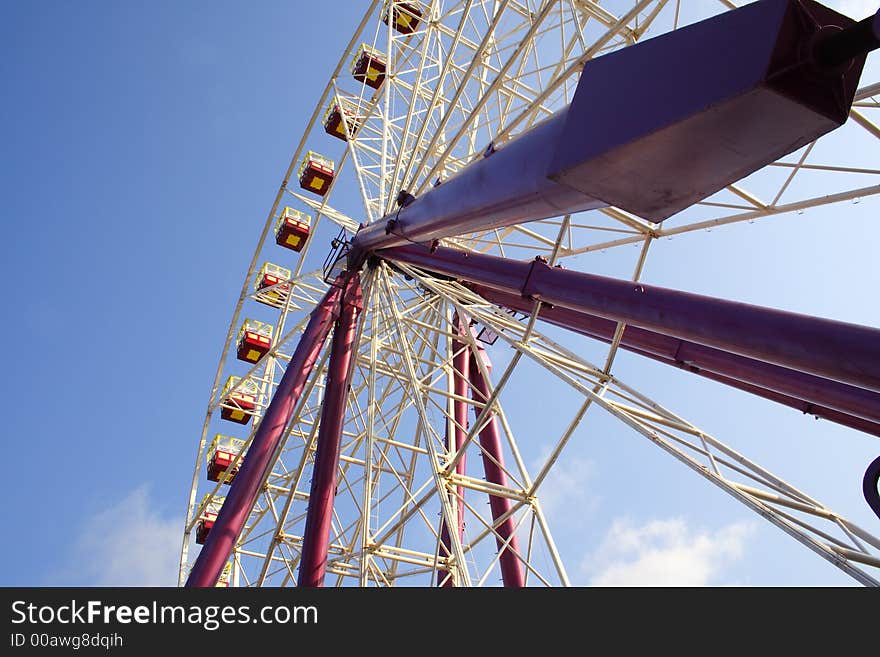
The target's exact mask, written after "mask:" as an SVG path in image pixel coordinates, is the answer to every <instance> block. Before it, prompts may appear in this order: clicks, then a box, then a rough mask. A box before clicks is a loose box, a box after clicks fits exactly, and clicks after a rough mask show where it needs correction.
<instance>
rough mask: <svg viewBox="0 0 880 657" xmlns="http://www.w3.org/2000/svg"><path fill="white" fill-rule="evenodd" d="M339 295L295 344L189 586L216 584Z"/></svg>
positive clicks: (333, 291)
mask: <svg viewBox="0 0 880 657" xmlns="http://www.w3.org/2000/svg"><path fill="white" fill-rule="evenodd" d="M337 282H338V281H337ZM339 297H340V290H339V288H338V287H335V286H334V287H331V288H330V290H329V291H328V292H327V294H325V295H324V298H323V299H322V300H321V302H320V303H319V304H318V305H317V306H316V307H315V309H314V310H313V311H312V315H311V318H310V319H309V323H308V325H307V326H306V330H305V331H304V332H303V335H302V337H301V338H300V340H299V344H297V346H296V351H295V352H294V353H293V357H292V358H291V360H290V363H289V364H288V365H287V369H286V370H285V372H284V376H283V377H282V378H281V382H280V383H279V384H278V389H277V390H276V391H275V395H274V396H273V397H272V401H271V402H270V403H269V408H268V409H266V415H265V416H264V417H263V419H262V421H261V422H260V426H259V427H257V431H256V433H255V434H254V439H253V440H252V441H251V445H250V447H249V448H248V451H247V453H246V454H245V455H244V457H243V458H242V461H241V468H240V469H239V471H238V474H236V475H235V478H234V479H233V480H232V484H231V486H230V488H229V494H228V495H227V496H226V501H225V502H224V503H223V506H222V507H221V508H220V513H219V514H218V515H217V520H216V521H215V522H214V526H213V527H212V528H211V531H210V532H209V533H208V538H207V539H206V541H205V544H204V545H203V546H202V551H201V552H200V553H199V556H198V558H197V559H196V563H195V565H194V566H193V568H192V571H191V572H190V575H189V578H188V579H187V581H186V586H187V587H206V586H214V585H215V584H216V583H217V580H218V579H219V577H220V573H221V572H222V571H223V567H224V566H225V565H226V562H227V561H228V559H229V555H230V554H231V553H232V548H233V546H234V545H235V541H236V540H238V536H239V534H241V530H242V529H243V528H244V525H245V522H247V519H248V516H249V515H250V513H251V509H253V507H254V503H255V502H256V500H257V496H258V495H259V493H260V487H261V486H262V485H263V482H264V481H265V479H266V475H267V474H268V472H269V468H270V467H271V466H272V457H273V455H274V454H275V450H276V449H277V448H278V444H279V442H280V441H281V436H282V434H283V433H284V428H285V427H286V426H287V425H288V423H289V422H290V417H291V415H292V413H293V409H294V407H295V406H296V404H297V402H298V401H299V398H300V396H301V395H302V392H303V389H304V388H305V385H306V381H307V380H308V378H309V374H311V372H312V368H313V367H314V365H315V361H316V360H317V359H318V354H319V353H320V352H321V348H322V347H323V346H324V342H325V340H326V339H327V334H328V333H329V332H330V327H331V326H332V324H333V319H334V317H335V315H336V313H337V312H338V304H339Z"/></svg>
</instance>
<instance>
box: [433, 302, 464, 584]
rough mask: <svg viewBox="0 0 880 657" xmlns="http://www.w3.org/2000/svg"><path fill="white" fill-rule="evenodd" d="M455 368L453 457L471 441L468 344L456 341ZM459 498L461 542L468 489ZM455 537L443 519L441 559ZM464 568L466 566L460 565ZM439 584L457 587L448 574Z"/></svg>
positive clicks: (461, 469)
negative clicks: (465, 494)
mask: <svg viewBox="0 0 880 657" xmlns="http://www.w3.org/2000/svg"><path fill="white" fill-rule="evenodd" d="M454 321H455V324H456V327H457V329H458V330H459V332H460V331H461V330H462V327H461V322H460V320H459V319H458V316H456V317H455V320H454ZM452 351H453V356H452V368H453V373H452V377H453V379H452V380H453V386H452V391H453V394H455V396H456V399H453V400H452V415H453V419H454V425H455V426H454V427H453V429H452V436H451V438H452V439H451V440H450V436H449V423H447V435H446V448H447V450H448V451H449V452H451V453H452V454H455V453H457V452H458V450H460V449H461V447H462V445H464V441H465V438H467V433H468V403H467V401H465V398H466V397H467V394H468V380H469V378H470V370H471V352H470V349H468V348H467V346H466V345H465V344H463V343H462V342H459V341H458V340H453V341H452ZM455 472H456V474H460V475H463V474H464V473H465V455H464V454H462V455H461V458H460V459H459V460H458V463H456V464H455ZM456 495H457V496H458V499H457V500H456V517H457V519H458V528H457V531H458V540H459V541H461V540H462V539H463V538H464V488H462V487H461V486H458V487H457V488H456ZM451 545H452V543H451V538H450V535H449V528H448V527H447V526H446V522H445V521H444V520H443V519H442V517H441V520H440V556H441V557H449V556H450V555H451V554H452V549H451V547H450V546H451ZM460 567H463V566H462V565H461V564H460ZM438 583H439V585H440V586H443V587H452V586H455V582H454V581H453V579H452V578H451V577H449V576H448V573H446V572H445V571H441V575H440V577H439V582H438Z"/></svg>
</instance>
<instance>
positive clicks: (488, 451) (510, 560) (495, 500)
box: [470, 345, 525, 588]
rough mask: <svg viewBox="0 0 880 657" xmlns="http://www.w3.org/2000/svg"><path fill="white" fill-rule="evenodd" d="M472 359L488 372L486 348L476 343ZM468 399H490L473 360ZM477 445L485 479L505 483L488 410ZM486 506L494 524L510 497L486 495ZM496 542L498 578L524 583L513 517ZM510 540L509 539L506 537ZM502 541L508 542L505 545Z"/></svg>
mask: <svg viewBox="0 0 880 657" xmlns="http://www.w3.org/2000/svg"><path fill="white" fill-rule="evenodd" d="M473 358H474V359H476V358H481V359H482V360H483V363H484V364H485V365H486V370H487V372H488V371H489V370H490V369H491V365H490V363H489V358H488V357H487V356H486V351H485V350H484V349H483V348H482V347H481V346H479V345H477V353H475V354H473ZM470 380H471V399H473V400H474V401H475V402H485V401H486V400H487V399H489V396H490V393H489V386H488V385H487V383H486V379H485V378H484V377H483V373H482V372H481V371H480V368H479V366H478V365H477V363H473V364H472V366H471V371H470ZM474 415H476V416H477V417H479V415H480V409H479V408H477V406H474ZM480 447H481V448H482V452H483V468H484V469H485V472H486V481H488V482H489V483H492V484H498V485H499V486H507V474H506V473H505V472H504V454H503V452H502V448H501V433H500V432H499V430H498V418H497V417H495V413H491V414H490V415H489V418H488V422H487V423H486V426H484V427H483V429H482V430H481V431H480ZM489 508H490V509H491V511H492V520H493V521H494V523H495V524H497V523H498V519H499V518H501V517H502V516H503V515H505V514H506V513H508V512H509V511H510V508H511V504H510V500H509V499H508V498H506V497H496V496H494V495H489ZM495 532H496V536H495V542H496V544H497V545H498V549H499V550H503V552H501V556H500V557H499V558H498V563H499V564H500V566H501V578H502V581H503V582H504V586H506V587H514V588H516V587H523V586H525V577H524V575H523V569H522V563H521V562H520V558H519V556H518V555H519V541H518V540H517V537H516V524H515V523H514V519H513V516H512V515H511V516H508V517H507V518H506V519H505V520H504V521H502V522H501V524H499V525H498V526H497V527H496V528H495ZM508 539H509V540H508ZM505 543H506V544H507V545H506V546H505Z"/></svg>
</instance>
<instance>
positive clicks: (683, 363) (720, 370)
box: [470, 285, 880, 426]
mask: <svg viewBox="0 0 880 657" xmlns="http://www.w3.org/2000/svg"><path fill="white" fill-rule="evenodd" d="M470 287H471V289H473V290H474V291H475V292H476V293H477V294H480V295H481V296H483V297H484V298H485V299H487V300H488V301H491V302H492V303H495V304H497V305H499V306H504V307H506V308H510V309H511V310H518V311H521V312H525V313H530V312H531V311H532V308H533V305H534V303H533V302H532V301H530V300H528V299H524V298H523V297H521V296H518V295H514V294H507V293H504V292H498V291H497V290H491V289H489V288H486V287H483V286H480V285H471V286H470ZM539 316H540V317H541V319H543V320H545V321H548V322H550V323H552V324H555V325H557V326H561V327H563V328H567V329H570V330H573V331H576V332H578V333H581V334H583V335H587V336H589V337H592V338H595V339H597V340H602V341H603V342H607V343H611V341H612V339H613V337H614V332H615V330H616V328H617V322H614V321H611V320H607V319H602V318H601V317H596V316H595V315H590V314H588V313H582V312H577V311H574V310H569V309H567V308H562V307H552V306H547V305H542V306H541V310H540V312H539ZM620 346H621V347H622V348H623V349H627V350H630V351H635V352H639V353H643V354H645V355H649V356H656V357H657V359H658V360H661V361H662V362H666V363H669V364H672V365H675V366H677V367H680V368H682V369H685V370H688V371H691V372H694V373H697V374H701V373H702V372H704V371H705V372H712V373H714V374H719V375H721V376H723V377H725V378H726V379H734V380H737V381H741V382H743V383H748V384H751V385H753V386H759V387H761V388H764V389H767V390H771V391H773V392H777V393H780V394H782V395H786V396H788V397H790V398H794V399H797V400H800V401H801V402H803V406H807V405H810V404H812V405H815V406H817V407H818V406H824V407H827V408H829V409H833V410H835V411H838V412H839V414H838V415H835V417H838V419H839V418H840V417H843V418H847V417H852V416H854V417H857V418H861V419H864V420H868V421H870V422H871V423H878V422H880V394H878V393H876V392H873V391H870V390H865V389H864V388H857V387H855V386H851V385H847V384H845V383H838V382H837V381H830V380H828V379H823V378H822V377H818V376H813V375H812V374H804V373H803V372H798V371H796V370H791V369H788V368H785V367H779V366H778V365H771V364H768V363H762V362H761V361H758V360H755V359H753V358H746V357H744V356H738V355H736V354H731V353H728V352H726V351H722V350H720V349H714V348H712V347H704V346H703V345H700V344H696V343H694V342H688V341H686V340H680V339H678V338H673V337H670V336H668V335H663V334H662V333H655V332H653V331H646V330H645V329H640V328H637V327H634V326H628V327H627V328H626V330H624V332H623V336H622V338H621V341H620ZM860 426H861V424H860ZM875 426H876V425H875Z"/></svg>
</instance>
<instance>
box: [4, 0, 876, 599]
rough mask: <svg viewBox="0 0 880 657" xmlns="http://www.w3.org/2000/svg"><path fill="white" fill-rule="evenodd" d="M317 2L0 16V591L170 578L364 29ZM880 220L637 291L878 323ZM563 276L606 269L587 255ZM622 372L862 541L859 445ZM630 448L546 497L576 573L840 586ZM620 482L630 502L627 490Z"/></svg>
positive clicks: (707, 247) (841, 219)
mask: <svg viewBox="0 0 880 657" xmlns="http://www.w3.org/2000/svg"><path fill="white" fill-rule="evenodd" d="M328 6H329V3H291V2H280V1H278V2H273V1H269V0H261V2H260V3H259V4H258V5H251V4H249V3H243V2H213V3H210V4H209V3H205V2H170V1H158V0H156V1H153V2H150V3H133V2H130V3H112V2H88V3H70V2H48V3H41V4H40V5H39V7H38V6H37V5H35V4H33V3H27V2H5V3H2V5H0V44H2V45H0V51H2V53H0V54H2V57H0V78H2V80H3V81H4V91H5V93H4V101H3V103H2V104H0V130H2V152H3V157H2V158H0V167H2V176H0V194H2V199H3V201H4V203H3V225H4V227H5V228H6V231H7V236H6V239H5V240H3V243H2V246H0V249H2V258H0V271H2V273H3V276H4V279H5V280H6V281H7V290H6V298H7V301H6V303H5V307H4V320H5V321H4V322H3V328H2V334H3V338H4V340H3V342H4V344H5V345H6V354H5V356H6V358H5V362H6V364H7V368H6V376H4V377H2V383H0V386H2V393H3V398H4V399H5V400H6V403H5V408H6V411H5V413H4V415H3V420H4V421H3V435H4V436H5V438H4V444H5V446H6V450H5V454H6V455H7V456H6V458H7V459H8V461H7V463H6V467H5V468H3V471H4V473H5V481H4V482H3V490H4V492H5V496H6V500H5V504H4V507H3V508H4V518H3V523H4V526H5V527H6V528H7V531H6V532H4V534H5V536H6V537H7V540H5V541H3V545H2V547H0V556H2V557H3V561H4V563H6V564H7V568H6V569H5V570H4V575H3V577H2V580H0V584H4V585H59V584H105V585H109V584H159V583H168V584H171V583H173V582H174V580H175V573H176V562H177V554H176V552H177V550H178V548H179V545H178V536H179V531H180V528H181V526H182V516H183V513H184V510H185V509H184V505H185V501H186V496H187V492H188V486H189V477H190V475H191V471H192V464H193V457H194V453H195V448H196V443H197V440H198V435H199V431H200V430H201V424H202V420H203V413H204V408H205V404H206V402H207V398H208V394H209V391H210V383H211V378H212V376H213V372H214V368H215V366H216V360H217V357H218V356H219V352H220V349H221V346H222V340H223V338H224V335H225V332H226V327H227V324H228V321H229V315H230V313H231V311H232V308H233V304H234V301H235V299H236V298H237V296H238V290H239V287H240V284H241V277H242V275H243V273H244V271H245V269H246V267H247V263H248V261H249V259H250V256H251V253H252V251H253V247H254V245H255V243H256V240H257V237H258V234H259V230H260V228H261V226H262V222H263V220H264V217H265V214H266V212H267V210H268V209H269V207H270V205H271V202H272V199H273V197H274V194H275V192H276V190H277V185H278V182H279V180H280V177H281V174H282V173H283V171H284V169H285V168H286V166H287V163H288V161H289V158H290V154H291V152H292V150H293V148H294V146H295V144H296V141H297V139H298V137H299V135H300V132H301V130H302V129H303V127H304V125H305V122H306V120H307V117H308V115H309V113H310V112H311V110H312V108H313V105H314V102H315V100H316V98H317V97H318V95H319V94H320V92H321V90H322V89H323V86H324V84H325V82H326V79H327V76H328V75H329V74H330V72H331V71H332V67H333V66H334V65H335V63H336V59H337V58H338V55H339V52H340V51H341V49H342V48H343V47H344V45H345V42H346V41H347V39H348V37H349V34H350V30H351V29H353V26H354V23H355V21H356V19H357V17H358V14H359V12H360V8H359V7H360V3H357V2H352V1H350V0H349V1H346V2H337V3H333V7H334V8H333V10H332V11H330V10H329V9H328ZM254 7H256V9H254ZM878 209H880V203H878V201H877V200H876V198H874V199H865V200H863V201H862V202H861V203H859V204H858V205H854V204H845V205H843V206H840V207H837V208H832V209H827V210H822V211H815V212H808V213H805V214H804V215H797V216H793V217H781V218H777V219H773V220H770V221H768V222H766V223H764V224H756V225H754V226H748V227H747V226H737V227H732V228H730V229H725V230H718V231H713V232H712V233H711V234H701V235H700V236H695V237H694V238H693V239H685V238H682V239H677V240H673V241H671V242H669V243H663V244H661V245H658V248H656V249H655V251H654V252H653V253H652V255H651V257H650V258H649V261H648V266H647V268H646V275H645V280H648V281H650V282H652V283H657V284H661V285H668V286H670V287H679V288H687V289H692V290H695V291H698V292H704V293H712V294H717V295H719V296H722V297H727V298H734V299H739V300H744V301H749V302H754V303H761V304H765V305H774V306H778V307H783V308H787V309H791V310H796V311H801V312H809V313H813V314H817V315H823V316H828V317H835V318H838V319H842V320H846V321H852V322H858V323H864V324H869V325H873V326H880V311H878V308H877V304H876V289H877V287H878V285H880V275H878V270H877V267H876V262H875V261H876V243H875V241H874V240H873V239H866V238H867V237H869V236H872V235H874V234H875V226H876V221H875V218H876V215H877V211H878ZM633 257H634V255H633ZM576 262H577V265H576V266H578V267H583V268H585V269H586V268H591V267H593V266H594V265H595V266H596V268H597V269H601V262H600V261H599V260H598V256H597V258H596V259H594V260H589V259H588V258H586V257H582V258H581V259H578V260H577V261H576ZM572 266H575V264H574V262H573V263H572ZM619 365H620V369H619V370H618V373H619V374H620V375H621V376H622V377H623V378H624V380H626V381H628V382H631V383H635V382H638V383H639V385H640V387H641V388H642V389H644V390H645V391H646V392H651V393H657V396H658V398H660V399H661V400H662V401H664V402H665V403H668V405H670V406H672V407H673V408H676V409H680V410H681V411H682V412H683V413H684V414H685V415H686V416H687V417H688V418H690V419H692V420H694V421H696V422H697V423H698V424H699V423H702V424H703V425H705V426H706V428H707V429H708V430H710V431H713V432H715V433H717V434H718V435H719V436H720V437H721V438H722V439H725V440H728V442H730V443H732V444H734V445H735V446H737V447H740V446H741V445H746V446H747V448H746V451H747V453H750V454H755V455H756V456H758V457H759V460H760V459H761V458H766V459H768V461H769V462H771V463H774V464H781V467H783V469H784V472H785V475H786V476H789V474H790V478H791V479H792V480H793V481H794V482H795V483H797V484H804V487H805V488H807V490H808V491H810V490H814V489H815V488H817V487H818V489H819V490H820V491H827V494H826V495H825V497H824V498H822V496H821V495H820V499H829V501H830V502H831V503H832V506H839V507H840V508H841V509H842V510H843V511H844V513H851V514H852V516H853V519H854V520H856V521H857V522H859V523H860V524H862V525H863V526H865V527H867V528H869V529H873V530H874V531H877V529H878V526H877V519H876V518H874V517H873V516H872V515H871V514H870V512H869V510H868V509H867V507H866V506H865V505H864V503H860V492H859V487H860V480H859V477H860V476H861V472H863V470H864V467H866V466H867V464H868V462H869V461H870V460H871V459H872V458H874V457H875V456H876V455H877V453H878V449H880V444H878V443H877V442H876V439H873V438H869V437H866V436H863V435H859V434H853V432H848V431H844V430H842V429H839V428H837V427H836V426H834V425H830V424H828V423H825V422H821V423H818V422H815V421H812V420H809V421H807V420H808V419H807V418H803V417H802V416H800V415H799V414H797V413H795V412H792V411H785V410H782V411H780V409H778V408H776V407H772V406H771V405H769V404H768V403H766V402H763V401H760V400H752V399H750V398H747V397H746V396H744V395H738V394H737V395H731V394H730V393H728V392H726V391H724V390H722V389H720V388H718V387H714V386H706V385H705V384H704V383H703V382H702V381H698V380H695V379H694V378H693V377H688V376H686V375H684V374H682V373H679V372H671V373H670V372H667V371H665V370H664V369H663V368H662V367H661V366H659V365H656V364H653V363H643V362H642V361H637V360H636V359H634V358H631V357H628V356H621V358H620V361H619ZM520 394H522V395H528V394H530V393H529V391H528V390H527V389H526V388H523V389H522V392H521V393H520ZM677 401H680V402H682V403H679V404H677ZM595 426H596V427H597V429H596V433H597V434H601V433H602V432H603V431H606V430H607V431H614V429H612V428H611V425H610V424H607V423H605V421H604V420H599V421H598V422H597V424H596V425H595ZM616 431H618V432H620V430H619V428H618V429H616ZM618 441H619V442H618ZM626 441H629V442H626ZM639 441H642V439H640V438H638V437H637V436H634V435H633V436H629V435H627V436H621V437H620V438H619V439H614V440H612V441H599V440H592V438H588V439H585V440H584V441H582V443H579V444H578V445H576V446H575V448H573V449H572V452H571V454H570V458H567V459H566V461H565V462H564V463H563V464H562V466H561V468H560V470H559V472H558V473H557V475H556V477H555V478H554V480H553V484H552V486H553V488H551V489H548V492H547V498H548V501H547V504H548V514H549V515H551V517H554V518H555V519H558V520H559V521H560V524H561V525H562V529H561V530H560V532H561V533H560V534H559V536H558V538H559V540H560V542H561V544H562V545H561V549H562V550H563V552H564V554H565V555H566V557H567V558H568V560H569V563H570V564H572V566H571V569H572V571H573V572H572V575H573V578H574V579H576V580H577V581H579V582H583V583H591V582H592V583H606V582H608V581H626V577H635V576H637V575H638V576H645V573H656V572H658V571H662V572H665V573H670V572H671V573H673V574H674V573H678V572H679V570H680V569H681V568H682V564H688V565H689V566H688V569H686V570H687V571H688V572H682V573H681V576H682V577H696V579H695V580H694V583H709V584H730V583H732V584H791V583H801V582H802V583H808V584H831V585H845V584H847V583H848V580H847V579H845V578H844V577H843V576H842V575H840V574H839V573H838V572H837V571H835V570H834V569H833V568H832V567H831V566H829V565H827V564H825V563H824V562H821V561H818V560H817V559H816V558H815V557H813V556H812V555H811V554H809V553H807V552H806V550H805V549H803V548H801V547H799V546H796V545H794V544H793V543H792V541H790V539H788V538H786V537H784V536H783V535H782V534H781V533H780V532H779V531H778V530H776V529H773V528H770V527H765V526H763V525H762V524H761V523H760V521H759V520H758V519H757V518H756V517H753V516H751V515H750V514H749V513H748V512H747V511H746V510H745V509H743V508H740V507H738V506H737V505H736V503H734V502H732V501H729V500H728V499H726V498H724V497H723V496H722V494H721V493H717V492H715V491H714V490H707V486H706V485H705V484H704V483H703V482H702V481H698V480H696V478H695V477H694V476H693V475H691V474H690V473H688V472H686V471H684V470H682V469H681V468H680V467H679V466H678V465H677V464H674V463H672V462H671V461H670V460H669V459H668V458H667V457H665V456H664V455H662V454H660V453H659V451H658V450H656V449H653V448H651V447H650V446H648V445H646V444H641V443H639ZM642 442H644V441H642ZM624 443H626V445H627V446H626V447H622V448H620V449H618V445H623V444H624ZM630 444H631V445H632V447H630V446H629V445H630ZM636 445H637V447H636ZM748 450H753V451H748ZM829 455H830V456H833V458H830V459H829ZM655 475H656V477H657V478H656V480H655V478H654V477H655ZM626 477H638V478H639V479H640V480H642V481H644V482H645V488H644V489H643V490H642V491H641V492H639V493H638V494H635V495H634V494H632V493H626V492H624V491H623V490H622V487H621V485H620V482H621V481H622V480H623V479H625V478H626ZM813 485H814V486H813ZM811 486H812V487H811ZM847 487H848V488H847ZM554 496H555V497H554ZM647 497H651V498H656V499H654V501H653V503H652V505H651V506H650V508H648V506H647V505H646V504H644V502H646V498H647ZM560 500H561V501H560ZM572 500H574V501H578V503H579V504H580V508H582V509H584V512H583V513H581V514H578V517H577V518H571V517H567V515H566V512H565V507H566V504H569V503H570V502H571V501H572ZM585 536H588V537H589V539H588V540H585V539H584V537H585ZM612 542H616V544H617V545H626V546H629V548H628V552H627V551H624V552H623V553H618V552H617V551H612V550H611V549H610V548H609V545H610V544H611V543H612ZM777 551H778V555H777V554H776V552H777ZM771 553H772V554H771ZM627 569H628V570H627ZM677 569H678V570H677ZM614 577H617V580H614ZM679 581H680V580H679Z"/></svg>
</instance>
